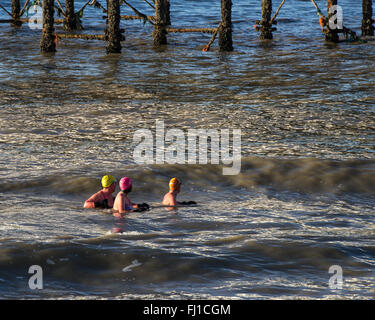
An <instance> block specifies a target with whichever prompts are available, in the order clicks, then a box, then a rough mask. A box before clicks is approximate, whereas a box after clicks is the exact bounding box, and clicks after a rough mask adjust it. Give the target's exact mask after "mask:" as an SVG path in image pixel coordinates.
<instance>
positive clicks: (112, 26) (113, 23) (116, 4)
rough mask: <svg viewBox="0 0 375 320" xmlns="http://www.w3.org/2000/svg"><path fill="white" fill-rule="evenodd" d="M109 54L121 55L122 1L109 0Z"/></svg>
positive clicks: (107, 32)
mask: <svg viewBox="0 0 375 320" xmlns="http://www.w3.org/2000/svg"><path fill="white" fill-rule="evenodd" d="M107 3H108V9H107V10H108V19H107V21H108V23H107V30H106V36H107V46H106V50H107V53H121V40H123V36H122V35H121V31H120V1H119V0H108V2H107Z"/></svg>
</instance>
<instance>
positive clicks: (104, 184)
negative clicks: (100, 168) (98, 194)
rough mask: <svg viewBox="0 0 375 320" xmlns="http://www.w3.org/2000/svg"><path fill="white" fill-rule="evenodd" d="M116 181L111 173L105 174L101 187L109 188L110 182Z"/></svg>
mask: <svg viewBox="0 0 375 320" xmlns="http://www.w3.org/2000/svg"><path fill="white" fill-rule="evenodd" d="M115 182H116V179H115V178H114V177H112V176H111V175H106V176H104V177H103V178H102V187H103V188H109V187H110V186H111V185H112V184H114V183H115Z"/></svg>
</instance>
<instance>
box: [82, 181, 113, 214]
mask: <svg viewBox="0 0 375 320" xmlns="http://www.w3.org/2000/svg"><path fill="white" fill-rule="evenodd" d="M115 190H116V179H115V178H114V177H113V176H111V175H105V176H104V177H103V178H102V190H100V191H98V192H97V193H95V194H93V195H92V196H91V197H90V198H89V199H87V200H86V201H85V204H84V205H83V207H84V208H86V209H90V208H101V209H111V208H113V201H114V199H113V195H112V194H113V193H114V192H115Z"/></svg>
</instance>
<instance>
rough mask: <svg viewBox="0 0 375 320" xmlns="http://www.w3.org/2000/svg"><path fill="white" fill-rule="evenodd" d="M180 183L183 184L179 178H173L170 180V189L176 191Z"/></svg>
mask: <svg viewBox="0 0 375 320" xmlns="http://www.w3.org/2000/svg"><path fill="white" fill-rule="evenodd" d="M180 185H181V182H180V180H178V179H177V178H172V179H171V180H170V181H169V189H170V190H171V191H175V190H176V189H177V188H178V187H179V186H180Z"/></svg>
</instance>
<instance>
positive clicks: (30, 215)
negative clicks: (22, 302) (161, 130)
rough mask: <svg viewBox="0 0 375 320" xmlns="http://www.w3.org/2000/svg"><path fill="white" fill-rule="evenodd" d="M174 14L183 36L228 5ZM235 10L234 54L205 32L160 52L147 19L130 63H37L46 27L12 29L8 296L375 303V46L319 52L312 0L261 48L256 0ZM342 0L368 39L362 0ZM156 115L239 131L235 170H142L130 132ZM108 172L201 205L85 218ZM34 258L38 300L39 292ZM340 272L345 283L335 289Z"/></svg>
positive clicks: (90, 59)
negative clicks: (174, 185)
mask: <svg viewBox="0 0 375 320" xmlns="http://www.w3.org/2000/svg"><path fill="white" fill-rule="evenodd" d="M77 3H78V4H76V8H80V7H81V5H83V4H84V2H82V1H78V2H77ZM171 3H172V4H171V10H172V26H174V27H181V26H202V27H216V26H217V25H218V23H219V19H220V1H214V0H211V1H180V0H175V1H173V0H172V1H171ZM233 3H234V5H233V29H234V34H233V41H234V48H235V50H234V52H232V53H227V54H224V53H219V52H218V48H217V45H218V44H217V41H216V42H215V43H214V44H213V45H212V47H211V51H209V52H206V53H204V52H202V51H201V49H202V48H203V46H204V45H206V44H207V43H208V41H209V40H210V37H211V36H210V35H201V34H180V35H176V34H169V35H168V42H169V44H168V46H166V47H164V48H161V49H158V50H156V49H154V48H153V46H152V37H151V33H152V28H151V26H150V25H147V24H146V25H143V23H142V22H139V21H122V22H121V25H122V27H124V28H125V29H126V32H125V36H126V41H125V42H123V43H122V46H123V48H122V53H121V54H120V55H106V54H105V43H104V42H102V41H86V40H71V39H69V40H68V39H64V40H61V41H59V43H58V47H57V53H56V54H55V55H42V54H40V49H39V41H40V33H41V31H40V30H31V29H30V28H29V27H28V25H27V24H24V25H23V26H22V27H21V28H17V29H15V28H12V27H10V26H9V25H8V24H1V25H0V28H1V29H0V111H1V112H0V181H1V184H0V203H1V206H0V219H1V220H0V221H1V223H0V298H4V299H8V298H17V299H18V298H43V299H44V298H63V299H73V298H82V299H96V298H106V299H116V298H121V299H129V298H136V299H140V298H145V299H155V298H161V299H185V298H186V299H192V298H208V299H211V298H228V299H294V298H298V299H374V297H375V287H374V280H375V278H374V267H375V262H374V258H375V241H374V240H375V224H374V207H375V160H374V154H375V80H374V79H375V67H374V62H375V46H374V45H375V42H367V43H340V44H337V45H336V44H328V43H326V42H324V39H323V38H324V37H323V35H322V33H321V31H320V27H319V21H318V20H319V19H318V16H317V15H316V10H315V8H314V6H313V5H312V3H311V2H310V1H307V0H306V1H298V0H290V1H287V2H286V4H285V6H284V7H283V9H282V10H281V12H280V14H279V19H278V21H279V23H278V25H277V28H278V31H277V32H275V33H274V40H273V41H263V42H262V41H259V40H258V34H257V32H256V31H255V30H254V29H253V25H254V22H255V20H257V19H259V18H260V1H255V0H253V1H251V0H238V1H233ZM318 3H319V5H320V6H321V8H322V9H323V8H324V3H325V1H318ZM0 4H2V5H3V6H5V7H7V8H10V4H9V1H4V0H0ZM22 4H23V2H22ZM102 4H103V5H104V2H103V3H102ZM132 4H134V5H135V6H136V7H137V8H139V9H140V10H141V11H143V12H146V13H147V14H150V15H151V14H152V10H151V8H150V7H149V6H148V5H147V4H145V3H144V2H143V1H140V0H137V1H135V0H134V1H132ZM278 4H279V2H277V3H276V1H274V6H275V7H276V6H277V5H278ZM340 4H341V5H342V6H343V10H344V25H346V26H347V27H349V28H352V29H354V30H355V31H357V33H358V34H360V25H361V19H362V17H361V1H359V0H358V1H349V0H342V1H340ZM9 10H10V9H9ZM30 13H31V11H30ZM122 14H132V12H131V11H130V10H129V9H127V8H126V7H125V6H124V7H122ZM101 16H102V12H101V10H99V9H95V8H92V7H90V6H89V7H87V9H86V10H85V14H84V17H83V25H84V27H85V30H83V31H82V32H83V33H90V34H99V33H102V32H103V29H104V22H103V21H102V20H101V19H100V18H101ZM5 18H6V14H5V13H4V12H2V11H0V19H5ZM56 30H57V32H62V29H61V26H57V27H56ZM156 120H164V122H165V126H166V129H168V128H176V129H182V130H184V132H186V131H187V130H188V129H193V128H196V129H198V128H203V129H216V130H220V129H224V128H228V129H241V132H242V139H241V149H242V162H241V172H240V173H239V174H238V175H235V176H224V175H223V174H222V167H221V165H219V166H217V165H210V164H208V165H203V164H200V165H199V164H197V165H172V164H163V165H138V164H136V163H135V161H134V158H133V151H134V148H135V144H134V142H133V135H134V132H135V131H136V130H138V129H142V128H145V129H151V130H153V131H154V130H155V121H156ZM106 173H110V174H113V175H115V176H116V177H117V178H121V177H122V176H124V175H127V176H130V177H132V179H133V181H134V188H133V192H132V193H131V198H132V200H134V202H144V201H145V202H148V203H150V204H152V205H154V206H155V207H156V206H157V204H158V203H160V201H161V199H162V196H163V194H164V193H165V192H166V191H167V189H168V181H169V179H170V178H171V177H172V176H178V177H180V179H181V180H182V181H183V189H182V193H181V195H180V196H179V197H180V198H181V200H184V199H187V200H192V199H194V200H196V201H197V202H198V203H199V206H197V207H193V208H182V209H180V210H179V211H178V212H177V213H170V212H167V211H165V209H164V208H154V209H153V210H151V211H150V212H147V213H132V214H129V215H128V217H126V218H125V219H122V220H116V219H115V218H114V217H113V216H112V215H111V214H109V213H108V212H105V211H103V212H101V211H92V210H83V209H82V204H83V201H84V200H85V199H87V197H88V196H90V195H91V194H92V193H94V192H95V191H97V190H98V188H99V182H100V178H101V177H102V175H104V174H106ZM114 227H121V228H122V229H123V230H124V232H123V233H121V234H113V233H112V229H113V228H114ZM31 265H40V266H41V267H42V268H43V275H44V278H43V280H44V289H43V290H31V289H30V288H29V286H28V280H29V278H30V276H31V275H30V274H28V269H29V267H30V266H31ZM332 265H338V266H340V267H341V268H342V270H343V276H344V284H343V288H342V289H338V290H332V289H330V288H329V279H330V277H331V276H332V274H329V273H328V270H329V268H330V266H332Z"/></svg>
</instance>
